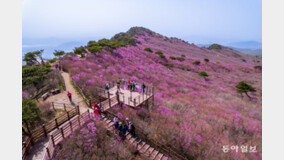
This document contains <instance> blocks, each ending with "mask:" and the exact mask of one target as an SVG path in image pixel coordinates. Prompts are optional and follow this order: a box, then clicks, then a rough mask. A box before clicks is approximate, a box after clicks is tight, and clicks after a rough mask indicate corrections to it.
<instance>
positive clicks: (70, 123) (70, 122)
mask: <svg viewBox="0 0 284 160" xmlns="http://www.w3.org/2000/svg"><path fill="white" fill-rule="evenodd" d="M69 125H70V129H71V132H73V126H72V121H70V120H69Z"/></svg>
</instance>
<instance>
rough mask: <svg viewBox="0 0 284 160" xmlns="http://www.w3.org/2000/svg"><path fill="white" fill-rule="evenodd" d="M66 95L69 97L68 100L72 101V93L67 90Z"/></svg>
mask: <svg viewBox="0 0 284 160" xmlns="http://www.w3.org/2000/svg"><path fill="white" fill-rule="evenodd" d="M67 96H68V98H69V101H70V102H72V94H71V93H70V92H69V91H68V92H67Z"/></svg>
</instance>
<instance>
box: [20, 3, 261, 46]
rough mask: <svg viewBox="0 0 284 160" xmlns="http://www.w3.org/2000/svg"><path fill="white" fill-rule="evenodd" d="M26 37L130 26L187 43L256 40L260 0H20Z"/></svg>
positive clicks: (87, 34) (95, 35) (91, 33)
mask: <svg viewBox="0 0 284 160" xmlns="http://www.w3.org/2000/svg"><path fill="white" fill-rule="evenodd" d="M22 16H23V23H22V24H23V30H22V36H23V45H26V44H28V42H29V41H28V39H48V38H51V39H52V38H57V39H65V40H70V41H71V40H87V39H89V40H98V39H100V38H104V37H105V38H111V37H112V36H113V35H115V34H116V33H119V32H125V31H127V30H128V29H129V28H130V27H133V26H143V27H146V28H148V29H150V30H152V31H155V32H157V33H160V34H163V35H166V36H169V37H177V38H181V39H184V40H186V41H189V42H192V43H203V44H206V43H210V42H237V41H258V42H261V41H262V2H261V0H143V1H142V0H80V1H79V0H23V15H22Z"/></svg>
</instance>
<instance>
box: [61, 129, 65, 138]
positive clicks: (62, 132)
mask: <svg viewBox="0 0 284 160" xmlns="http://www.w3.org/2000/svg"><path fill="white" fill-rule="evenodd" d="M60 130H61V134H62V137H63V139H64V138H65V137H64V130H63V127H62V128H61V129H60Z"/></svg>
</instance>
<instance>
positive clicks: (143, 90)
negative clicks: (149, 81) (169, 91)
mask: <svg viewBox="0 0 284 160" xmlns="http://www.w3.org/2000/svg"><path fill="white" fill-rule="evenodd" d="M145 88H146V85H145V84H144V83H143V84H142V93H145Z"/></svg>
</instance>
